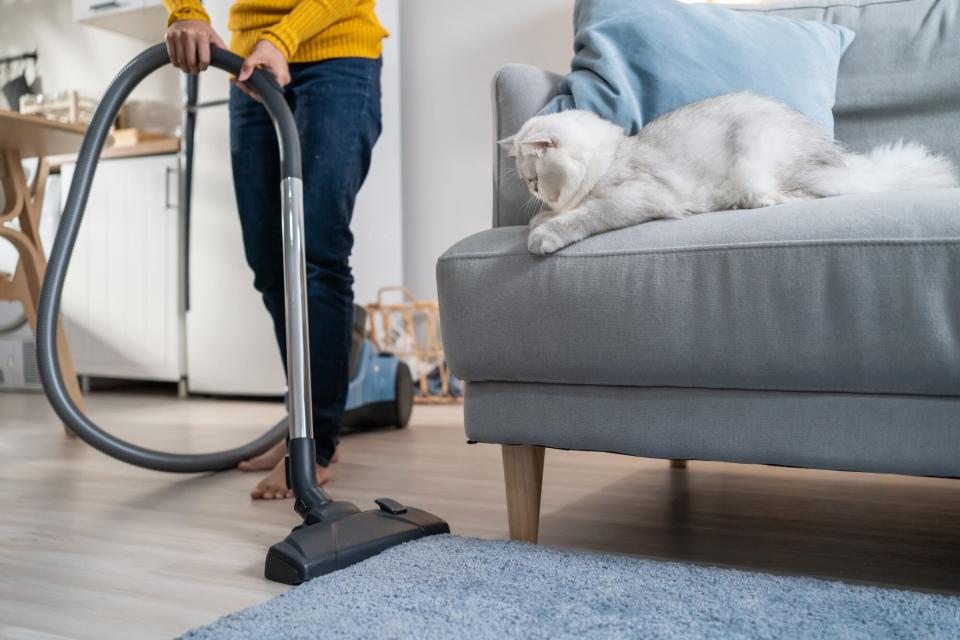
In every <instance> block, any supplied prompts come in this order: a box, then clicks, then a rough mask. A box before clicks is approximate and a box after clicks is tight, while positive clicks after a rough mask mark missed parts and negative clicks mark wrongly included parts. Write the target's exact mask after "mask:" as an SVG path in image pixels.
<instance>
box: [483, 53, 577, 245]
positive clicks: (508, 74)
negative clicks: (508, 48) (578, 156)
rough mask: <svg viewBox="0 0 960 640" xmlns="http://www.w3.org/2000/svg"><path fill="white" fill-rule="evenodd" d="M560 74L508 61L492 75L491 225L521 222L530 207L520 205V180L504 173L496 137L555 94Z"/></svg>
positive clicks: (506, 162) (508, 164)
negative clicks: (493, 137)
mask: <svg viewBox="0 0 960 640" xmlns="http://www.w3.org/2000/svg"><path fill="white" fill-rule="evenodd" d="M560 78H561V76H559V75H558V74H556V73H551V72H550V71H544V70H543V69H539V68H537V67H532V66H530V65H526V64H508V65H506V66H504V67H502V68H501V69H500V70H499V71H498V72H497V74H496V75H495V76H494V77H493V118H494V120H493V131H494V134H495V136H496V139H495V140H494V143H493V146H494V149H493V226H494V227H503V226H508V225H524V224H527V222H528V221H529V218H530V214H531V210H529V208H528V210H527V212H526V213H524V211H523V210H522V209H521V207H522V206H523V204H524V203H525V202H526V201H527V200H528V199H529V198H530V194H529V192H528V191H527V189H526V187H525V186H524V185H523V182H522V181H520V180H518V179H516V178H515V177H514V176H512V175H505V174H506V172H507V170H508V169H510V168H512V167H513V162H512V161H511V160H510V159H509V158H508V157H507V154H506V150H505V149H502V148H501V147H500V145H499V144H497V141H498V140H502V139H504V138H506V137H509V136H512V135H513V134H514V133H516V132H517V131H518V130H519V129H520V127H521V125H523V123H524V122H526V121H527V119H529V118H530V117H531V116H533V115H535V114H536V113H537V112H538V111H539V110H540V109H541V108H543V105H545V104H546V103H547V102H548V101H549V100H550V99H551V98H552V97H553V96H555V95H557V86H558V84H559V82H560Z"/></svg>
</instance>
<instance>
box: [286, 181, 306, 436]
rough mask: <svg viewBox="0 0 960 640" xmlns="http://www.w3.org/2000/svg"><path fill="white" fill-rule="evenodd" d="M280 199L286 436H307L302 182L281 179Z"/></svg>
mask: <svg viewBox="0 0 960 640" xmlns="http://www.w3.org/2000/svg"><path fill="white" fill-rule="evenodd" d="M280 199H281V213H282V215H283V287H284V295H285V296H286V322H287V326H286V330H287V387H288V388H289V393H288V400H287V405H288V409H289V419H290V438H291V439H294V438H309V437H312V435H313V415H312V413H313V412H312V410H311V400H310V362H309V354H310V338H309V334H308V327H307V274H306V269H305V264H306V260H305V258H304V254H303V251H304V247H303V182H302V181H301V180H300V179H299V178H284V179H283V181H282V182H281V183H280Z"/></svg>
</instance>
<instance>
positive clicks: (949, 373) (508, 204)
mask: <svg viewBox="0 0 960 640" xmlns="http://www.w3.org/2000/svg"><path fill="white" fill-rule="evenodd" d="M742 10H751V11H767V12H770V13H773V14H782V15H788V16H793V17H799V18H808V19H819V20H827V21H831V22H836V23H839V24H843V25H845V26H848V27H850V28H851V29H853V30H854V31H855V32H856V33H857V36H856V39H855V41H854V42H853V44H852V45H851V47H850V49H849V50H848V51H847V53H846V54H845V56H844V58H843V61H842V63H841V68H840V78H839V87H838V94H837V105H836V108H835V110H834V112H835V115H836V121H837V124H836V135H837V138H838V139H839V140H840V141H842V142H843V143H844V144H845V145H846V146H848V147H849V148H851V149H854V150H865V149H868V148H870V147H872V146H874V145H877V144H880V143H884V142H892V141H896V140H898V139H900V138H904V139H914V140H919V141H921V142H923V143H925V144H927V145H928V146H930V147H931V148H932V149H934V150H936V151H939V152H942V153H946V154H949V155H950V156H952V157H953V158H954V159H955V160H957V161H960V0H876V1H873V2H870V1H859V2H858V1H853V2H851V0H840V1H836V0H835V1H833V2H830V1H826V2H824V1H817V0H813V1H810V0H804V1H803V2H792V3H774V4H767V5H764V6H763V7H756V6H754V7H749V8H742ZM558 79H559V77H558V76H557V75H555V74H552V73H548V72H546V71H542V70H540V69H536V68H533V67H529V66H523V65H510V66H507V67H505V68H504V69H502V70H501V71H500V72H499V73H498V74H497V76H496V78H495V80H494V87H493V92H494V111H495V118H496V127H495V128H496V131H495V133H496V136H497V138H503V137H506V136H508V135H510V134H512V133H514V132H515V131H516V130H517V129H518V128H519V127H520V125H521V124H522V123H523V122H524V121H525V120H526V119H527V118H528V117H530V116H531V115H533V114H535V113H536V112H537V111H538V109H539V108H540V107H541V106H542V105H543V104H544V103H545V102H546V101H547V100H548V99H549V98H550V97H551V96H552V95H553V94H554V92H555V90H556V85H557V81H558ZM491 143H493V141H491ZM495 158H496V160H495V166H494V172H493V187H494V205H493V227H494V228H493V229H491V230H489V231H484V232H481V233H478V234H476V235H473V236H471V237H469V238H466V239H464V240H463V241H461V242H459V243H457V244H456V245H454V246H453V247H452V248H450V249H449V250H448V251H447V252H446V253H445V254H444V255H443V256H442V257H441V258H440V260H439V262H438V264H437V282H438V288H439V297H440V314H441V322H442V328H443V337H444V345H445V349H446V354H447V358H448V362H449V364H450V368H451V370H452V371H453V373H455V374H456V375H457V376H459V377H460V378H462V379H463V380H465V381H466V382H467V392H466V399H465V423H466V431H467V436H468V438H469V439H470V440H472V441H476V442H483V443H496V444H501V445H505V446H504V447H503V451H504V469H505V475H506V482H507V497H508V510H509V514H510V531H511V536H512V537H514V538H518V539H525V540H533V541H535V540H536V538H537V522H538V511H539V499H540V483H541V478H542V466H543V448H544V447H547V448H559V449H578V450H595V451H610V452H617V453H622V454H629V455H634V456H643V457H650V458H664V459H698V460H720V461H730V462H742V463H765V464H777V465H789V466H797V467H809V468H820V469H837V470H851V471H872V472H883V473H900V474H911V475H930V476H960V295H958V294H957V286H956V281H957V280H958V279H960V190H958V189H952V190H940V191H926V192H922V191H918V192H904V193H891V194H880V195H868V196H858V197H841V198H830V199H825V200H820V201H813V202H803V203H794V204H787V205H782V206H777V207H772V208H768V209H760V210H749V211H728V212H718V213H709V214H703V215H699V216H694V217H691V218H688V219H684V220H680V221H675V220H670V221H656V222H652V223H648V224H644V225H640V226H637V227H633V228H628V229H623V230H620V231H614V232H610V233H606V234H602V235H599V236H595V237H593V238H589V239H587V240H585V241H583V242H580V243H578V244H575V245H573V246H571V247H569V248H567V249H565V250H563V251H560V252H559V253H557V254H556V255H553V256H550V257H538V256H534V255H531V254H530V253H529V252H528V251H527V249H526V234H527V227H526V226H525V225H526V223H527V221H528V216H529V215H530V211H529V208H526V209H525V208H524V207H523V206H522V205H523V203H524V202H525V201H526V200H527V198H528V194H527V192H526V190H525V188H524V186H523V185H522V184H521V183H520V181H519V180H517V179H515V178H513V177H508V176H507V175H506V174H505V170H506V169H507V168H508V167H509V166H511V165H510V164H509V162H508V159H507V158H506V157H505V156H504V154H503V152H502V151H501V150H499V149H498V150H496V151H495Z"/></svg>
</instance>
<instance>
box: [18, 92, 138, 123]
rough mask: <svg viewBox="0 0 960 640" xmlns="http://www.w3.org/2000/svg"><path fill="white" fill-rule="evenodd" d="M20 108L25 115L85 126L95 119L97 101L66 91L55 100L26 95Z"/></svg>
mask: <svg viewBox="0 0 960 640" xmlns="http://www.w3.org/2000/svg"><path fill="white" fill-rule="evenodd" d="M19 106H20V113H22V114H23V115H29V116H34V115H36V116H40V117H42V118H45V119H47V120H53V121H55V122H61V123H66V124H85V123H87V122H90V119H91V118H92V117H93V113H94V111H96V109H97V101H96V100H94V99H92V98H85V97H83V96H81V95H80V94H78V93H77V92H76V91H64V92H63V93H62V94H60V95H57V96H55V97H53V98H50V97H49V96H34V95H25V96H23V97H21V98H20V105H19ZM118 126H120V125H118Z"/></svg>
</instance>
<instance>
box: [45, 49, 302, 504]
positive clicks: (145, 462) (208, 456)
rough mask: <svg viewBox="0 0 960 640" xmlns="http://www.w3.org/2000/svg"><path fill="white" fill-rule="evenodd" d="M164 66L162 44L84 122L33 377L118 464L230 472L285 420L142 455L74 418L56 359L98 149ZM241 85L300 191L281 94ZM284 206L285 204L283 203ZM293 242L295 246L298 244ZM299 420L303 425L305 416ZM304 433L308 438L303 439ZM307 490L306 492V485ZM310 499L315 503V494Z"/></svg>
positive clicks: (269, 82)
mask: <svg viewBox="0 0 960 640" xmlns="http://www.w3.org/2000/svg"><path fill="white" fill-rule="evenodd" d="M169 62H170V58H169V56H168V54H167V50H166V47H165V46H164V45H162V44H159V45H156V46H153V47H151V48H149V49H147V50H146V51H144V52H143V53H141V54H140V55H139V56H137V57H136V58H134V59H133V60H132V61H131V62H130V63H129V64H127V66H126V67H124V68H123V70H122V71H120V73H119V74H118V75H117V77H116V78H115V79H114V81H113V83H111V85H110V87H109V88H108V89H107V92H106V93H105V94H104V96H103V99H102V100H101V101H100V104H99V106H98V107H97V111H96V113H95V114H94V116H93V120H92V121H91V122H90V126H89V129H88V130H87V133H86V135H85V136H84V139H83V145H82V146H81V147H80V154H79V155H78V157H77V167H76V172H75V174H74V178H73V183H72V184H71V185H70V193H69V194H68V196H67V203H66V207H65V208H64V211H63V216H62V218H61V220H60V226H59V230H58V232H57V237H56V240H55V242H54V244H53V249H52V251H51V254H50V260H49V264H48V265H47V271H46V276H45V277H44V281H43V288H42V291H41V293H40V301H39V305H38V309H37V356H38V364H39V368H40V377H41V379H42V381H43V386H44V389H45V391H46V393H47V396H48V397H49V399H50V403H51V404H52V405H53V408H54V410H55V411H56V413H57V415H58V416H59V417H60V419H61V420H63V422H64V424H66V425H67V426H68V427H69V428H70V429H71V430H72V431H73V432H74V433H76V434H77V435H78V436H79V437H80V438H81V439H83V440H84V441H85V442H86V443H87V444H89V445H90V446H92V447H94V448H96V449H98V450H100V451H101V452H103V453H105V454H107V455H109V456H112V457H114V458H117V459H118V460H121V461H123V462H127V463H130V464H133V465H137V466H139V467H145V468H147V469H153V470H155V471H171V472H176V473H197V472H204V471H220V470H224V469H230V468H233V467H236V466H237V464H239V463H240V461H242V460H246V459H248V458H251V457H253V456H256V455H259V454H261V453H263V452H264V451H266V450H267V449H269V448H270V447H271V446H273V445H274V444H276V443H277V442H279V440H280V439H281V438H282V437H283V436H284V434H285V433H286V432H287V420H286V419H284V420H283V421H281V422H280V423H279V424H277V425H276V426H274V427H273V428H271V429H270V430H269V431H268V432H267V433H265V434H263V435H262V436H260V437H259V438H257V439H256V440H254V441H253V442H251V443H249V444H246V445H244V446H241V447H237V448H235V449H229V450H227V451H219V452H214V453H201V454H178V453H166V452H163V451H155V450H152V449H147V448H144V447H141V446H138V445H135V444H132V443H130V442H126V441H124V440H121V439H119V438H117V437H115V436H113V435H111V434H109V433H107V432H106V431H104V430H103V429H101V428H100V427H99V426H97V425H96V424H95V423H94V422H93V421H91V420H90V419H89V418H88V417H87V416H85V415H84V414H83V413H82V412H81V411H80V409H79V408H78V407H77V405H76V404H75V403H74V402H73V400H72V399H71V398H70V395H69V394H68V392H67V388H66V385H65V384H64V380H63V375H62V373H61V370H60V363H59V355H58V353H57V319H58V316H59V311H60V296H61V293H62V291H63V283H64V280H65V279H66V275H67V268H68V267H69V265H70V256H71V254H72V253H73V247H74V243H75V242H76V239H77V233H78V232H79V230H80V222H81V221H82V219H83V212H84V209H85V207H86V204H87V198H88V196H89V195H90V185H91V183H92V182H93V175H94V172H95V171H96V168H97V160H98V158H99V156H100V151H101V150H102V149H103V144H104V142H105V141H106V139H107V135H108V134H109V132H110V126H111V125H112V124H113V121H114V119H115V118H116V116H117V112H118V111H119V109H120V107H121V106H122V105H123V103H124V101H125V100H126V99H127V96H128V95H130V92H131V91H133V89H134V88H135V87H136V86H137V85H138V84H139V83H140V81H141V80H143V79H144V78H145V77H146V76H148V75H150V74H151V73H153V72H154V71H156V70H157V69H159V68H160V67H162V66H164V65H166V64H168V63H169ZM242 63H243V60H242V59H241V58H239V57H238V56H236V55H234V54H232V53H230V52H229V51H225V50H223V49H218V48H215V47H214V48H211V64H212V66H214V67H217V68H219V69H222V70H224V71H227V72H229V73H233V74H239V73H240V66H241V64H242ZM248 84H249V85H250V86H251V87H252V88H253V89H254V90H255V91H256V92H257V94H258V95H259V96H260V98H261V99H262V101H263V104H264V106H265V107H266V109H267V112H268V113H269V114H270V116H271V118H273V122H274V124H275V126H276V128H277V137H278V139H279V143H280V157H281V170H282V175H283V177H284V185H287V184H294V185H296V184H299V182H300V179H301V173H300V140H299V137H298V134H297V128H296V124H295V122H294V119H293V115H292V114H291V113H290V109H289V107H288V106H287V103H286V101H285V100H284V98H283V90H282V89H281V88H280V86H279V85H278V84H277V82H276V80H274V78H273V76H271V75H270V74H269V73H267V72H265V71H261V70H257V71H255V72H254V73H253V75H252V76H251V77H250V80H249V81H248ZM284 204H285V205H286V201H285V202H284ZM301 233H302V231H301ZM296 240H297V241H298V242H299V241H300V238H296ZM290 384H291V385H292V384H293V381H290ZM307 401H309V400H307ZM298 413H299V412H298ZM297 417H298V418H299V419H300V421H303V419H304V417H303V416H297ZM306 419H307V420H308V419H309V416H307V417H306ZM304 426H305V425H304ZM298 431H299V433H298V434H297V435H298V436H306V437H309V436H312V433H311V432H309V431H308V430H307V429H306V428H303V427H301V428H300V429H299V430H298ZM304 431H307V433H302V432H304ZM304 466H305V469H304V474H303V475H305V476H306V477H307V478H311V477H312V467H310V466H307V465H304ZM304 483H305V482H304ZM310 484H311V485H312V481H311V483H310ZM311 493H312V492H311ZM316 497H317V499H318V500H319V499H320V496H319V495H318V496H316Z"/></svg>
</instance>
